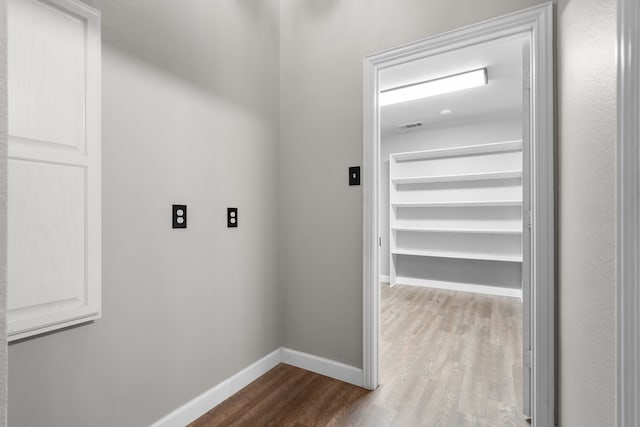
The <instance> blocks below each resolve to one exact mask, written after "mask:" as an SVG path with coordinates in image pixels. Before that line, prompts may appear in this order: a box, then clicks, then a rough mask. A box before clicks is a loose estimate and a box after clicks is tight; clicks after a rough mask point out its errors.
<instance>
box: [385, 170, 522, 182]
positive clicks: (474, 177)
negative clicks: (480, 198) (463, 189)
mask: <svg viewBox="0 0 640 427" xmlns="http://www.w3.org/2000/svg"><path fill="white" fill-rule="evenodd" d="M521 177H522V171H521V170H511V171H499V172H482V173H467V174H459V175H436V176H414V177H405V178H393V179H392V180H391V182H393V183H394V184H428V183H431V182H457V181H486V180H495V179H509V178H521Z"/></svg>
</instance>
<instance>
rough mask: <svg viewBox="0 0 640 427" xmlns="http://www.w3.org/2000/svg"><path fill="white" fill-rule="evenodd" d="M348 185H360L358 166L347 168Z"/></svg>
mask: <svg viewBox="0 0 640 427" xmlns="http://www.w3.org/2000/svg"><path fill="white" fill-rule="evenodd" d="M349 185H360V166H352V167H350V168H349Z"/></svg>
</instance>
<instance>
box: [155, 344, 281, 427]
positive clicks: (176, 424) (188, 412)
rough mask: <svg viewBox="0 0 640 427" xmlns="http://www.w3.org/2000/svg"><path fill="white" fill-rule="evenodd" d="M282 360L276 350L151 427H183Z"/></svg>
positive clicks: (279, 350)
mask: <svg viewBox="0 0 640 427" xmlns="http://www.w3.org/2000/svg"><path fill="white" fill-rule="evenodd" d="M281 360H282V351H281V349H277V350H275V351H273V352H271V353H269V354H268V355H266V356H265V357H263V358H262V359H260V360H258V361H257V362H255V363H253V364H252V365H251V366H248V367H246V368H244V369H243V370H241V371H240V372H238V373H236V374H234V375H232V376H231V377H229V378H227V379H226V380H224V381H222V382H221V383H219V384H218V385H216V386H214V387H212V388H210V389H209V390H207V391H205V392H204V393H202V394H201V395H200V396H197V397H196V398H194V399H192V400H190V401H189V402H187V403H185V404H184V405H182V406H181V407H179V408H178V409H176V410H175V411H173V412H171V413H170V414H168V415H167V416H165V417H164V418H162V419H161V420H159V421H156V422H155V423H154V424H152V426H151V427H184V426H186V425H187V424H189V423H191V422H193V421H195V420H196V419H198V418H199V417H201V416H202V415H204V414H206V413H207V412H208V411H210V410H211V409H212V408H213V407H214V406H216V405H218V404H219V403H221V402H222V401H224V400H226V399H228V398H229V397H231V396H232V395H233V394H235V393H237V392H238V391H240V390H241V389H242V388H244V387H246V386H247V385H249V383H251V382H253V381H255V380H256V379H258V378H259V377H260V376H262V375H264V374H265V373H267V372H268V371H269V370H271V369H273V368H274V367H275V366H276V365H277V364H278V363H280V362H281Z"/></svg>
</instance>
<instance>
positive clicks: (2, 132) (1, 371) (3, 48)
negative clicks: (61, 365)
mask: <svg viewBox="0 0 640 427" xmlns="http://www.w3.org/2000/svg"><path fill="white" fill-rule="evenodd" d="M6 13H7V2H6V0H0V427H2V426H6V425H7V329H6V318H5V314H6V306H7V71H6V70H7V56H6V55H7V45H6V41H7V36H6V34H7V20H6Z"/></svg>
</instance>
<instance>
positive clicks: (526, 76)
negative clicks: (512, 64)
mask: <svg viewBox="0 0 640 427" xmlns="http://www.w3.org/2000/svg"><path fill="white" fill-rule="evenodd" d="M530 89H531V73H530V72H529V71H525V72H524V73H522V90H523V91H527V90H530Z"/></svg>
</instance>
